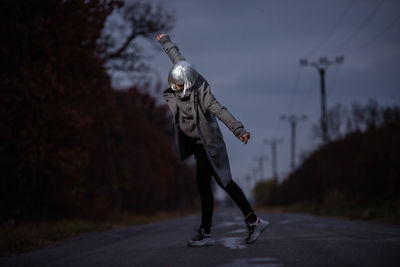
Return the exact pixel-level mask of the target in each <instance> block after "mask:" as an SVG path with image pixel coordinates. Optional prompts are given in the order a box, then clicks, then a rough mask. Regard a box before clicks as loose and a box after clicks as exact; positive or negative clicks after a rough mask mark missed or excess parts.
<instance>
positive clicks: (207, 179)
mask: <svg viewBox="0 0 400 267" xmlns="http://www.w3.org/2000/svg"><path fill="white" fill-rule="evenodd" d="M194 155H195V159H196V180H197V187H198V189H199V193H200V198H201V212H202V214H201V227H202V228H204V229H206V230H207V231H209V230H210V228H211V222H212V214H213V209H214V197H213V194H212V190H211V177H212V176H214V177H216V175H215V172H214V170H213V168H212V166H211V164H210V162H209V161H208V158H207V152H206V150H205V148H204V146H203V145H202V144H196V146H195V152H194ZM219 185H220V184H219ZM220 186H221V185H220ZM221 188H223V189H224V190H225V191H226V192H227V193H228V195H229V196H230V197H231V198H232V199H233V201H234V202H235V203H236V205H238V207H239V208H240V210H241V211H242V213H243V215H244V216H247V215H248V214H249V213H252V212H253V209H252V208H251V206H250V204H249V201H248V200H247V198H246V196H245V195H244V193H243V191H242V189H240V187H239V186H238V185H237V184H236V183H235V182H234V181H233V180H231V182H230V183H229V184H228V185H227V186H226V187H225V188H224V187H223V186H221Z"/></svg>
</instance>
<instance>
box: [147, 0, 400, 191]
mask: <svg viewBox="0 0 400 267" xmlns="http://www.w3.org/2000/svg"><path fill="white" fill-rule="evenodd" d="M150 2H154V3H159V2H160V1H157V0H153V1H150ZM162 3H163V6H164V8H165V9H166V10H169V11H173V12H174V13H175V15H176V24H175V27H174V29H173V30H172V31H171V32H169V34H170V36H171V38H172V40H173V41H174V42H175V43H176V44H177V45H178V47H179V48H180V51H181V53H182V55H183V56H185V57H186V59H187V60H188V61H190V62H192V63H193V64H194V65H195V66H197V68H198V70H199V72H200V73H201V74H202V75H203V76H204V77H205V78H206V79H207V80H208V82H209V83H210V85H211V89H212V91H213V93H214V95H215V96H216V98H217V99H218V100H219V101H220V103H222V104H223V105H225V106H226V107H227V108H228V110H229V111H230V112H231V113H232V114H233V115H234V116H235V117H236V118H237V119H238V120H240V121H241V122H242V123H243V124H244V125H245V128H246V129H247V130H248V131H249V132H250V133H251V140H250V142H249V143H248V144H247V145H245V144H243V143H241V142H240V141H239V140H238V139H236V138H235V137H234V136H233V134H232V133H231V132H229V130H227V128H226V127H225V126H224V125H223V124H222V123H220V126H221V129H222V132H223V135H224V138H225V142H226V145H227V148H228V153H229V156H230V162H231V168H232V173H233V177H234V179H235V180H236V181H237V182H239V183H240V184H241V185H242V186H245V179H244V178H245V176H246V175H248V174H251V175H253V171H252V170H253V168H254V167H256V166H257V164H256V162H255V157H256V156H260V155H267V156H268V157H269V158H268V161H266V162H265V167H264V169H265V170H264V172H265V176H266V177H270V176H271V156H270V147H269V146H267V145H265V144H264V139H265V138H273V137H274V138H283V139H284V142H283V143H282V144H281V145H279V146H278V172H279V174H280V177H281V178H283V177H285V175H286V174H287V173H288V172H289V171H290V127H289V123H288V122H286V121H282V120H281V119H280V117H281V115H283V114H285V115H290V114H295V115H302V114H305V115H307V116H308V120H307V121H305V122H301V123H299V124H298V127H297V132H298V135H297V152H298V153H297V155H299V153H301V152H302V151H304V152H310V151H312V149H313V148H314V147H315V145H316V142H315V140H314V141H313V140H311V139H310V135H311V125H312V124H314V123H317V122H318V118H319V116H320V112H321V111H320V105H321V104H320V87H319V83H320V80H319V76H318V73H317V71H316V69H314V68H312V67H301V66H300V65H299V59H300V58H307V59H309V60H310V61H315V60H318V59H319V57H321V56H327V57H328V58H329V59H332V60H333V59H335V57H336V56H342V55H343V56H344V63H343V64H342V65H333V66H330V67H328V69H327V74H326V87H327V103H328V108H329V107H332V106H333V105H334V104H335V103H341V104H342V105H344V106H347V107H349V106H350V104H351V103H352V102H354V101H357V102H360V103H366V102H367V100H368V99H369V98H374V99H376V100H378V102H379V103H380V104H386V105H392V104H394V103H399V102H400V85H399V84H400V83H399V82H400V71H399V70H398V68H399V66H398V64H399V62H400V49H399V47H400V1H396V0H392V1H390V0H386V1H382V0H353V1H352V0H335V1H331V0H260V1H254V0H248V1H233V0H226V1H221V0H213V1H212V0H203V1H194V0H168V1H162ZM153 47H154V44H148V48H149V49H148V51H149V53H151V56H152V57H151V59H150V63H151V65H152V66H153V68H154V69H156V70H158V71H159V73H160V76H161V77H162V78H163V79H164V80H165V86H167V82H166V80H167V75H168V72H169V69H170V67H171V66H172V65H171V62H170V60H169V58H168V57H167V56H166V54H164V53H163V52H162V51H157V50H155V49H153ZM297 163H299V159H298V157H297Z"/></svg>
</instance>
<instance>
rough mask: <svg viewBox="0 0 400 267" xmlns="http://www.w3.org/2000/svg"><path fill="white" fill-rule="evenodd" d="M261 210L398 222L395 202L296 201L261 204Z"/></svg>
mask: <svg viewBox="0 0 400 267" xmlns="http://www.w3.org/2000/svg"><path fill="white" fill-rule="evenodd" d="M259 209H260V210H261V211H265V212H272V213H277V212H278V213H280V212H302V213H308V214H313V215H320V216H330V217H340V218H347V219H351V220H362V221H374V222H381V223H390V224H400V206H399V205H396V203H391V204H389V205H369V206H364V207H363V206H354V205H351V206H344V205H323V204H309V203H298V204H293V205H287V206H269V207H265V206H261V207H259Z"/></svg>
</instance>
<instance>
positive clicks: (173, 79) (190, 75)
mask: <svg viewBox="0 0 400 267" xmlns="http://www.w3.org/2000/svg"><path fill="white" fill-rule="evenodd" d="M198 76H199V73H198V72H197V70H196V68H195V67H194V65H193V64H191V63H189V62H187V61H179V62H177V63H175V65H174V66H173V67H172V68H171V70H170V71H169V74H168V82H169V83H170V84H171V85H183V86H184V90H185V91H186V89H189V88H190V87H192V85H193V84H194V83H195V82H196V80H197V77H198ZM173 87H174V86H173Z"/></svg>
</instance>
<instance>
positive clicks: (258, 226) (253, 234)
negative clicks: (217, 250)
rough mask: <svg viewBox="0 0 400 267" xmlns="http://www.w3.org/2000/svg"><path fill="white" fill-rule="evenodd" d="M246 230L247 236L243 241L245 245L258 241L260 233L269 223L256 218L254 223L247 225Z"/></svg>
mask: <svg viewBox="0 0 400 267" xmlns="http://www.w3.org/2000/svg"><path fill="white" fill-rule="evenodd" d="M246 224H247V229H249V236H248V237H247V238H246V239H245V241H246V243H247V244H251V243H253V242H254V241H256V240H257V239H258V237H259V236H260V235H261V233H262V232H264V230H265V229H267V227H268V226H269V225H270V222H268V221H265V220H263V219H261V218H260V217H257V220H256V221H255V222H254V223H247V222H246Z"/></svg>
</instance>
